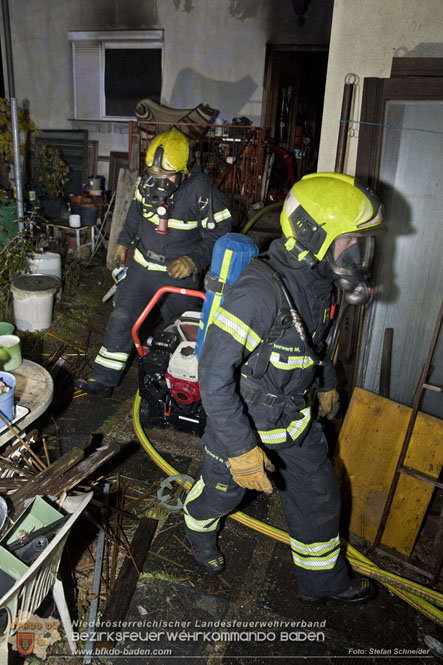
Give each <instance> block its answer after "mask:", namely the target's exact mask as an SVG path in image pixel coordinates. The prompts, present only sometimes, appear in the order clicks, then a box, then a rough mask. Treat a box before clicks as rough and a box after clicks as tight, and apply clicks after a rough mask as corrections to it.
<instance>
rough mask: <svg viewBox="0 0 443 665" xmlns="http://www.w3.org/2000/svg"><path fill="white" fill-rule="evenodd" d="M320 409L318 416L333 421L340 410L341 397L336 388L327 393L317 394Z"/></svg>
mask: <svg viewBox="0 0 443 665" xmlns="http://www.w3.org/2000/svg"><path fill="white" fill-rule="evenodd" d="M317 397H318V402H319V409H318V415H319V416H320V418H324V416H326V418H327V419H328V420H332V419H333V418H335V416H336V415H337V413H338V410H339V408H340V397H339V394H338V392H337V391H336V389H335V388H333V390H328V391H327V392H326V393H317Z"/></svg>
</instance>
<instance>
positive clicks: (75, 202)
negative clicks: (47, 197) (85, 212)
mask: <svg viewBox="0 0 443 665" xmlns="http://www.w3.org/2000/svg"><path fill="white" fill-rule="evenodd" d="M83 201H84V197H83V196H70V197H69V202H70V208H71V213H72V214H73V215H79V214H80V206H81V204H82V203H83Z"/></svg>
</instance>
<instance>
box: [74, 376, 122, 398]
mask: <svg viewBox="0 0 443 665" xmlns="http://www.w3.org/2000/svg"><path fill="white" fill-rule="evenodd" d="M74 385H75V387H76V388H78V389H79V390H82V391H83V392H84V393H88V395H97V396H98V397H111V394H112V390H113V389H112V388H111V386H105V385H104V384H103V383H100V382H99V381H95V380H94V379H77V380H76V381H75V382H74Z"/></svg>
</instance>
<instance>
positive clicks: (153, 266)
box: [134, 249, 168, 272]
mask: <svg viewBox="0 0 443 665" xmlns="http://www.w3.org/2000/svg"><path fill="white" fill-rule="evenodd" d="M134 261H135V262H136V263H139V264H140V265H141V266H143V268H146V269H147V270H160V271H161V272H166V271H167V269H168V268H167V266H165V265H163V264H161V263H153V261H148V260H147V259H145V257H144V256H143V254H142V253H141V252H140V250H138V249H136V250H135V251H134Z"/></svg>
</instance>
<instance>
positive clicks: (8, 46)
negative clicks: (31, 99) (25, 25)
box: [2, 0, 15, 98]
mask: <svg viewBox="0 0 443 665" xmlns="http://www.w3.org/2000/svg"><path fill="white" fill-rule="evenodd" d="M2 13H3V30H4V34H5V55H6V68H7V72H8V94H9V97H10V98H11V97H15V86H14V65H13V63H12V43H11V26H10V22H9V4H8V0H2Z"/></svg>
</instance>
